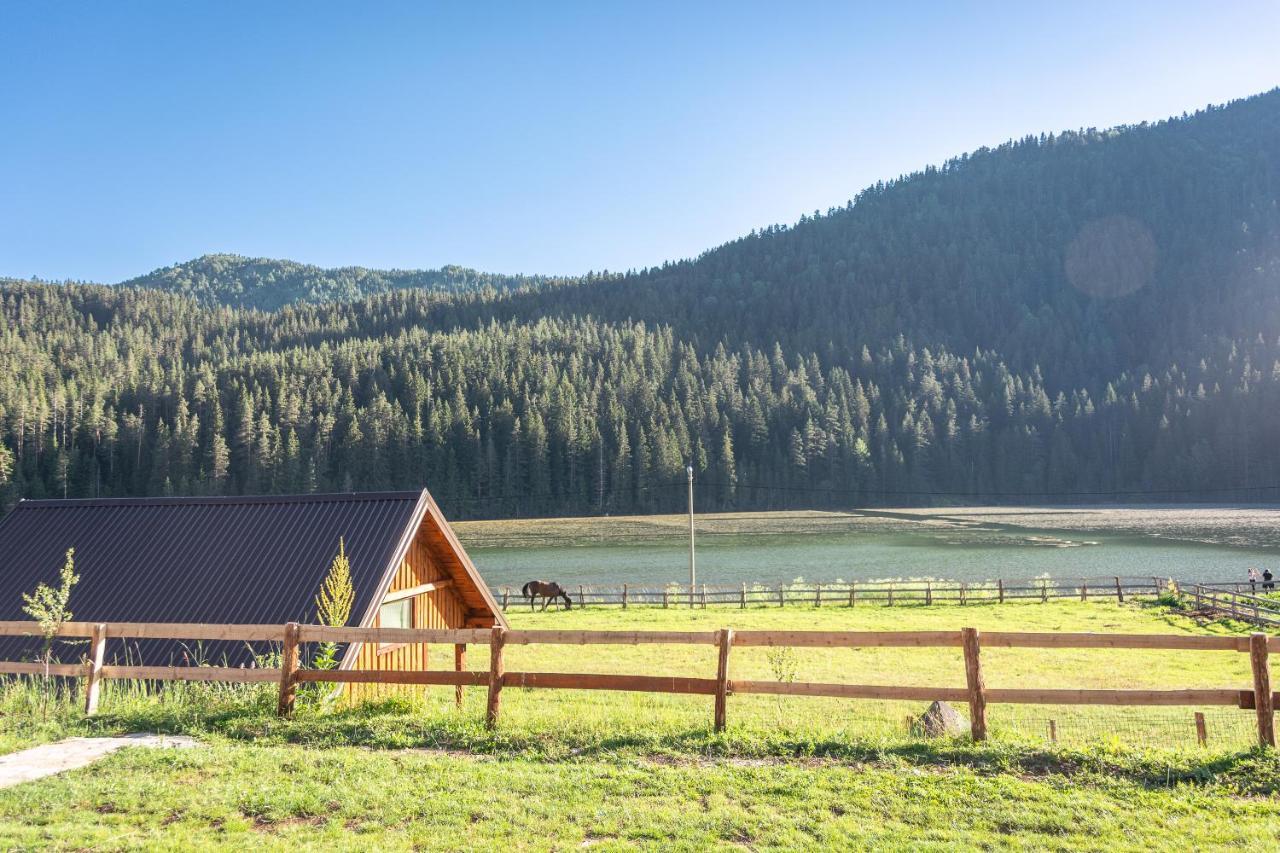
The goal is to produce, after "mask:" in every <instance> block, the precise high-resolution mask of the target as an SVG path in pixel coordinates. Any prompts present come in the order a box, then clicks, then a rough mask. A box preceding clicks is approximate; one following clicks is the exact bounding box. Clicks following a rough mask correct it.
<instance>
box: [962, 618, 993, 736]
mask: <svg viewBox="0 0 1280 853" xmlns="http://www.w3.org/2000/svg"><path fill="white" fill-rule="evenodd" d="M962 633H963V634H964V675H965V681H966V683H967V685H968V690H969V730H970V732H971V733H972V735H973V739H974V741H975V742H977V741H983V740H986V739H987V697H986V687H985V685H984V684H983V682H982V658H981V657H980V655H979V647H978V629H977V628H965V629H963V631H962Z"/></svg>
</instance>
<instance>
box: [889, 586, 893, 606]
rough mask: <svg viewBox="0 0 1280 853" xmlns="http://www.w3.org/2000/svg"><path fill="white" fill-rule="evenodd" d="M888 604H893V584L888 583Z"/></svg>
mask: <svg viewBox="0 0 1280 853" xmlns="http://www.w3.org/2000/svg"><path fill="white" fill-rule="evenodd" d="M889 606H890V607H892V606H893V584H889Z"/></svg>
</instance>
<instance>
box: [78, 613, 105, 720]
mask: <svg viewBox="0 0 1280 853" xmlns="http://www.w3.org/2000/svg"><path fill="white" fill-rule="evenodd" d="M106 653H107V626H106V625H103V624H101V623H99V624H97V625H94V626H93V641H92V643H91V644H90V646H89V672H88V674H87V676H86V677H85V691H84V713H85V715H86V716H92V715H94V714H96V713H98V691H99V688H100V687H101V685H102V661H103V659H104V658H105V656H106Z"/></svg>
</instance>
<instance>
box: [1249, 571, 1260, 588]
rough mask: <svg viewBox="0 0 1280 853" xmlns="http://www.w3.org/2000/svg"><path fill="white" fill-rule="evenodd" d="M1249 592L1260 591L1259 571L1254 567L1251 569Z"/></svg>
mask: <svg viewBox="0 0 1280 853" xmlns="http://www.w3.org/2000/svg"><path fill="white" fill-rule="evenodd" d="M1249 591H1250V592H1257V591H1258V570H1257V569H1256V568H1254V567H1253V566H1250V567H1249Z"/></svg>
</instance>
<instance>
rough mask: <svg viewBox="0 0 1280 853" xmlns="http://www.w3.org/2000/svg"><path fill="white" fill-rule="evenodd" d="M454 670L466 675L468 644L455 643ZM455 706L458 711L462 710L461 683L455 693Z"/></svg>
mask: <svg viewBox="0 0 1280 853" xmlns="http://www.w3.org/2000/svg"><path fill="white" fill-rule="evenodd" d="M453 668H454V670H455V671H456V672H458V673H460V674H461V673H464V672H466V669H467V644H466V643H455V644H454V646H453ZM453 701H454V704H456V705H457V706H458V709H459V710H461V709H462V684H461V682H459V684H458V686H457V688H456V689H455V690H454V691H453Z"/></svg>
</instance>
